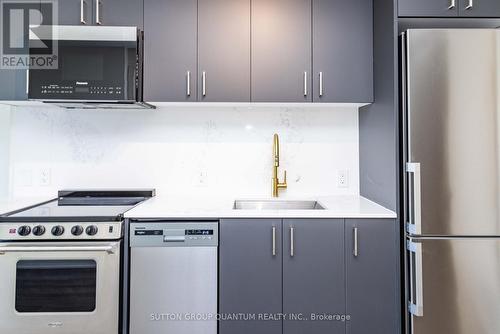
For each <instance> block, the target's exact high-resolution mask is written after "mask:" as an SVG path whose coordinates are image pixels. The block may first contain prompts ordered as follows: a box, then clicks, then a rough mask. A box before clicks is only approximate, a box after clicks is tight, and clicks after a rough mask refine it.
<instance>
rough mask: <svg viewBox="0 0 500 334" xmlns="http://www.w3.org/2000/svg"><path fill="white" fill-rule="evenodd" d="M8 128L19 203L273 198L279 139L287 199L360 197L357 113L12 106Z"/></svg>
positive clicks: (14, 193)
mask: <svg viewBox="0 0 500 334" xmlns="http://www.w3.org/2000/svg"><path fill="white" fill-rule="evenodd" d="M11 123H12V128H11V133H10V194H11V196H13V197H26V196H28V197H32V196H39V195H49V196H51V195H54V194H55V193H56V191H57V190H58V189H61V188H80V187H84V188H92V187H99V188H103V187H114V188H126V187H155V188H157V190H158V193H160V194H162V193H163V194H183V195H186V194H192V193H197V194H210V195H212V194H213V195H227V196H235V197H245V196H247V197H250V196H252V197H256V196H269V195H270V190H271V171H272V169H271V166H272V136H273V133H274V132H277V133H279V134H280V139H281V157H282V160H281V166H282V169H286V170H287V171H288V183H289V187H288V190H287V191H285V192H283V194H284V195H285V196H315V195H335V194H358V193H359V176H358V166H359V161H358V111H357V109H356V108H353V107H335V108H332V107H308V108H304V107H270V106H267V107H265V106H259V107H236V106H233V107H231V106H224V107H220V106H208V107H207V106H188V107H187V106H182V107H161V108H159V109H157V110H140V111H138V110H129V111H116V110H64V109H53V108H43V107H42V108H41V107H37V108H31V107H14V108H13V112H12V120H11ZM338 170H348V171H349V187H347V188H339V187H337V172H338ZM44 173H45V174H47V173H48V174H50V175H49V176H50V177H49V180H48V183H50V184H49V185H46V184H44V183H45V182H46V181H43V179H44V178H45V180H47V177H46V176H42V175H41V174H44Z"/></svg>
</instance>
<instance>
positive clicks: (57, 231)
mask: <svg viewBox="0 0 500 334" xmlns="http://www.w3.org/2000/svg"><path fill="white" fill-rule="evenodd" d="M51 232H52V235H55V236H56V237H59V236H61V235H63V233H64V227H63V226H61V225H56V226H54V227H53V228H52V231H51Z"/></svg>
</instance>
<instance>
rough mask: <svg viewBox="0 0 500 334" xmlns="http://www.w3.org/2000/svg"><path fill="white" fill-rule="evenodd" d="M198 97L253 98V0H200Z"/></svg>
mask: <svg viewBox="0 0 500 334" xmlns="http://www.w3.org/2000/svg"><path fill="white" fill-rule="evenodd" d="M198 11H199V12H198V34H199V38H198V61H199V63H198V64H199V66H198V100H199V101H204V102H249V101H250V0H198Z"/></svg>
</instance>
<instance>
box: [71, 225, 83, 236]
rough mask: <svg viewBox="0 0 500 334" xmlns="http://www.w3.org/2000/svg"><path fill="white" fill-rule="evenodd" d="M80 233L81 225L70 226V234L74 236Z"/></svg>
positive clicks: (81, 231) (81, 230)
mask: <svg viewBox="0 0 500 334" xmlns="http://www.w3.org/2000/svg"><path fill="white" fill-rule="evenodd" d="M82 233H83V227H81V226H80V225H75V226H73V227H72V228H71V234H73V235H74V236H79V235H80V234H82Z"/></svg>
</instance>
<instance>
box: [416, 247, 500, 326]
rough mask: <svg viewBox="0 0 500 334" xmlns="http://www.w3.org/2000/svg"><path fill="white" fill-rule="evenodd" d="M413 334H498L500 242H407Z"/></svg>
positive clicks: (499, 313)
mask: <svg viewBox="0 0 500 334" xmlns="http://www.w3.org/2000/svg"><path fill="white" fill-rule="evenodd" d="M407 246H408V247H407V248H408V253H407V254H408V263H409V267H410V268H409V272H410V279H409V291H410V299H411V300H410V301H409V310H410V318H411V328H412V333H413V334H443V333H453V334H470V333H475V334H498V331H499V329H500V238H453V239H451V238H448V239H444V238H443V239H438V238H426V239H418V238H415V239H409V240H408V242H407Z"/></svg>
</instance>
